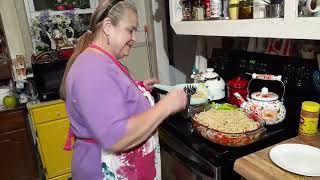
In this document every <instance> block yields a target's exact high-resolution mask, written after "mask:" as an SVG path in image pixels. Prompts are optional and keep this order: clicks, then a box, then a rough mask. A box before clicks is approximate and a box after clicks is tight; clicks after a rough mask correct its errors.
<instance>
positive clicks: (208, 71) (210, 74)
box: [202, 68, 219, 79]
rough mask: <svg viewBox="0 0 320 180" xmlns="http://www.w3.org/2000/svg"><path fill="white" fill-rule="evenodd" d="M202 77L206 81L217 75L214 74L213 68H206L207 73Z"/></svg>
mask: <svg viewBox="0 0 320 180" xmlns="http://www.w3.org/2000/svg"><path fill="white" fill-rule="evenodd" d="M202 76H203V77H204V78H206V79H212V78H215V77H217V76H219V75H218V74H217V73H216V72H214V69H213V68H207V72H205V73H203V75H202Z"/></svg>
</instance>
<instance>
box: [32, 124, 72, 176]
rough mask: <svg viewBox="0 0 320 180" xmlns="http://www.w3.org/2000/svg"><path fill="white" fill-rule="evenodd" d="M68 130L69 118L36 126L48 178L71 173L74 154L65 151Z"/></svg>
mask: <svg viewBox="0 0 320 180" xmlns="http://www.w3.org/2000/svg"><path fill="white" fill-rule="evenodd" d="M68 128H69V120H68V119H67V118H65V119H60V120H56V121H51V122H47V123H43V124H39V125H36V130H37V136H38V143H40V149H41V154H42V156H43V157H42V158H43V161H44V167H45V168H46V173H47V176H48V178H52V177H56V176H59V175H63V174H66V173H70V172H71V156H72V152H70V151H65V150H64V149H63V146H64V143H65V141H66V138H67V134H68Z"/></svg>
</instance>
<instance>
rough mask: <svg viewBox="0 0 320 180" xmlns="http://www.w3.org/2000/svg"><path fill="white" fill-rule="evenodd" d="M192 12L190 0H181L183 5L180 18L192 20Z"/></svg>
mask: <svg viewBox="0 0 320 180" xmlns="http://www.w3.org/2000/svg"><path fill="white" fill-rule="evenodd" d="M192 12H193V8H192V3H191V1H183V6H182V17H183V19H182V20H185V21H190V20H192Z"/></svg>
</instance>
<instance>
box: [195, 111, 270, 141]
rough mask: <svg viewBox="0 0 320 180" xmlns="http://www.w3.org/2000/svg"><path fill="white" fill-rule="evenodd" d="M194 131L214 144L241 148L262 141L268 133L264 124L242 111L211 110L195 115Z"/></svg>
mask: <svg viewBox="0 0 320 180" xmlns="http://www.w3.org/2000/svg"><path fill="white" fill-rule="evenodd" d="M192 124H193V128H194V130H195V131H196V132H197V133H199V134H200V135H201V136H203V137H204V138H206V139H208V140H209V141H212V142H214V143H217V144H220V145H223V146H231V147H239V146H245V145H248V144H251V143H253V142H256V141H258V140H260V139H261V138H262V136H263V134H264V132H265V131H266V128H265V127H264V126H263V123H261V122H260V121H255V120H253V119H252V118H250V116H248V115H247V114H246V113H245V112H243V111H241V110H240V109H236V110H217V109H210V110H208V111H205V112H201V113H199V114H195V116H194V117H193V119H192Z"/></svg>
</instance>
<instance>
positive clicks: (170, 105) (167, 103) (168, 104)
mask: <svg viewBox="0 0 320 180" xmlns="http://www.w3.org/2000/svg"><path fill="white" fill-rule="evenodd" d="M159 103H161V104H162V106H163V107H165V108H167V110H168V111H169V112H170V114H173V113H176V112H179V111H182V110H183V109H185V108H186V105H187V94H186V93H185V91H184V90H182V89H176V90H173V91H171V92H169V93H168V94H167V95H166V96H164V97H162V98H161V100H160V101H159Z"/></svg>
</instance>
